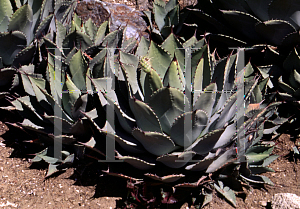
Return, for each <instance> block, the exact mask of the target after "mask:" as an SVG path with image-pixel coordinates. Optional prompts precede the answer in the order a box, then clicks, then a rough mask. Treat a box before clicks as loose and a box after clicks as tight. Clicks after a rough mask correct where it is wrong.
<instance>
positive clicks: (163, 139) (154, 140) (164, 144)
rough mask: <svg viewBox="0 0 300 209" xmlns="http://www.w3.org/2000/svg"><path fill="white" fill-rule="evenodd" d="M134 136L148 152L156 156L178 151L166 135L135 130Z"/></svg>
mask: <svg viewBox="0 0 300 209" xmlns="http://www.w3.org/2000/svg"><path fill="white" fill-rule="evenodd" d="M132 135H133V136H134V137H135V138H136V139H137V140H138V141H139V142H140V143H141V144H142V145H143V146H144V148H145V149H146V150H147V151H148V152H150V153H151V154H153V155H156V156H160V155H164V154H167V153H169V152H172V151H173V150H175V149H176V146H175V144H174V142H173V141H172V140H171V139H170V137H168V136H166V135H165V134H161V133H156V132H143V131H141V130H140V129H134V130H133V131H132Z"/></svg>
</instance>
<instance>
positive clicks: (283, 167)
mask: <svg viewBox="0 0 300 209" xmlns="http://www.w3.org/2000/svg"><path fill="white" fill-rule="evenodd" d="M7 129H8V128H7V126H6V125H5V124H3V123H1V122H0V136H1V135H2V134H3V133H5V132H6V131H7ZM8 133H9V132H8ZM5 136H6V135H3V137H5ZM276 143H277V145H276V147H275V149H274V153H275V154H278V155H280V157H279V158H278V159H277V160H276V161H274V162H273V163H272V164H271V165H270V167H271V168H273V169H274V170H275V172H274V173H266V174H265V175H266V176H267V177H269V178H270V179H271V180H272V182H273V183H274V184H275V186H266V187H265V188H264V189H261V188H258V189H257V188H251V189H250V191H246V190H245V191H246V193H247V196H245V197H238V198H237V208H270V207H269V206H270V203H269V202H270V200H271V198H272V196H273V195H274V194H276V193H280V192H284V193H294V194H296V195H299V196H300V182H299V180H300V176H299V175H300V173H299V171H300V163H299V162H297V161H296V160H295V158H294V157H293V155H292V154H291V152H290V151H291V148H292V147H293V146H294V145H295V144H296V145H300V139H297V140H292V139H291V138H290V137H289V135H287V134H283V135H281V136H280V137H279V138H278V139H277V140H276ZM7 146H9V147H7ZM11 147H14V149H13V148H11ZM22 149H24V147H21V146H18V144H17V142H13V141H4V139H3V138H1V137H0V208H44V209H52V208H103V209H108V208H119V207H118V202H119V201H118V200H120V199H121V197H122V196H123V195H126V194H124V193H126V191H125V190H120V188H125V185H122V184H124V181H122V180H119V179H118V178H113V177H109V176H104V177H100V178H99V176H100V175H99V174H98V173H97V169H95V168H91V167H89V166H88V165H86V167H87V169H86V170H85V171H83V170H80V168H78V170H76V169H74V168H70V169H68V170H66V172H64V173H61V174H59V175H56V176H55V177H53V178H48V179H45V178H44V177H45V175H46V171H47V169H46V168H47V167H37V166H34V165H32V163H31V162H30V158H26V156H24V154H23V153H24V150H22ZM298 161H299V160H298ZM187 206H188V205H187V204H184V205H182V206H181V208H182V209H183V208H188V207H187ZM204 208H205V209H213V208H214V209H215V208H222V209H227V208H228V209H229V208H230V209H231V208H233V207H232V206H231V205H230V204H228V203H227V202H226V201H225V200H224V199H222V198H220V197H218V195H217V194H214V198H213V201H212V202H211V203H210V204H209V205H207V206H205V207H204Z"/></svg>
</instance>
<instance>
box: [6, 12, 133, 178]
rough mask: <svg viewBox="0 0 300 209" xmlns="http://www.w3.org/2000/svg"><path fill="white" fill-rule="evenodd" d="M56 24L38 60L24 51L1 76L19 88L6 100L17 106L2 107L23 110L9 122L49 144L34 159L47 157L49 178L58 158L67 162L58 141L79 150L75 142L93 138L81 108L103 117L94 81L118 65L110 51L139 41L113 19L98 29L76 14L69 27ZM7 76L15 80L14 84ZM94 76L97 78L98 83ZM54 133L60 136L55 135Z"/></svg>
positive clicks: (36, 55)
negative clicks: (57, 154) (56, 149)
mask: <svg viewBox="0 0 300 209" xmlns="http://www.w3.org/2000/svg"><path fill="white" fill-rule="evenodd" d="M66 14H68V13H66ZM54 23H55V24H54V26H53V27H54V28H55V31H53V30H50V29H49V30H48V29H47V30H45V31H44V32H47V31H48V32H49V33H47V34H46V35H45V36H43V37H41V39H39V42H37V44H36V46H37V47H36V48H35V51H34V52H32V53H33V54H34V59H33V60H28V59H27V58H28V56H31V55H32V54H31V52H30V50H29V51H27V50H22V51H20V52H19V53H18V54H17V55H16V56H15V57H14V58H13V63H18V67H16V66H15V65H14V64H13V65H12V67H10V68H4V69H2V70H1V71H0V73H2V75H4V76H6V79H1V82H2V83H3V84H5V85H6V86H8V87H9V88H12V87H15V86H19V89H17V90H18V91H17V92H16V93H14V92H11V93H10V94H4V96H3V97H2V98H5V99H7V100H8V101H10V102H11V104H12V106H8V107H1V109H4V110H9V111H11V112H16V113H18V115H20V116H21V118H20V121H19V122H17V123H8V124H10V125H12V126H14V127H17V128H19V129H21V130H23V131H25V132H26V133H29V134H30V135H31V136H32V137H33V139H38V140H33V141H32V140H26V141H30V142H35V143H39V144H40V145H43V146H48V148H49V149H48V148H47V150H48V151H45V150H44V151H43V152H41V153H37V157H36V158H35V160H34V161H39V160H41V159H44V158H45V159H47V162H48V163H49V172H48V175H47V176H49V175H51V174H53V173H54V172H56V171H57V170H56V169H54V168H56V167H54V165H53V163H54V162H56V163H57V162H60V163H61V162H63V160H62V159H56V160H55V159H54V156H53V149H52V148H53V142H54V141H57V142H58V143H59V142H61V143H62V146H63V149H65V148H66V147H68V149H69V150H70V151H72V152H75V151H76V152H77V151H78V149H80V148H78V147H80V146H81V147H82V145H79V144H77V145H75V144H76V142H78V141H81V142H84V141H85V140H86V138H88V139H89V138H90V136H91V134H92V133H91V132H90V128H88V124H87V120H86V119H84V115H83V114H82V112H84V113H87V114H88V115H89V117H91V118H92V119H95V118H97V117H98V115H97V113H96V107H95V106H96V104H95V101H94V93H95V87H94V85H95V86H99V85H100V84H98V83H101V80H99V79H97V78H99V77H103V76H104V75H103V72H105V70H106V69H107V68H109V66H110V65H113V63H114V59H108V57H109V56H108V55H109V53H114V51H115V50H116V49H117V48H124V51H125V52H128V51H131V50H132V49H133V48H134V47H135V46H136V40H134V39H126V38H125V35H124V34H125V30H126V29H122V30H117V31H114V32H111V33H110V32H109V25H108V22H104V23H103V24H102V25H101V26H100V27H99V28H97V27H96V26H95V24H94V23H93V22H92V21H91V19H89V20H88V21H87V22H85V23H82V22H81V19H80V18H78V17H77V16H76V15H74V16H73V18H72V20H71V27H69V28H65V27H64V26H63V23H62V22H59V21H58V20H55V22H54ZM53 37H54V38H53ZM31 46H35V45H34V44H31V45H30V47H31ZM109 47H111V48H113V50H112V51H113V52H111V51H110V50H108V49H107V48H109ZM115 56H116V57H118V55H115ZM112 57H113V58H114V55H112ZM102 68H103V69H102ZM9 70H10V71H12V72H10V71H9ZM103 70H104V71H103ZM7 76H11V77H12V78H13V82H12V84H11V83H9V81H8V79H7ZM90 78H95V79H94V80H93V83H91V80H90ZM20 90H21V91H20ZM97 98H98V97H97ZM98 109H99V108H98ZM54 132H56V133H58V134H59V135H58V136H54ZM57 137H58V138H57ZM79 139H80V140H79ZM74 145H75V146H74ZM70 147H71V148H70ZM72 147H73V148H74V149H75V151H74V149H73V148H72ZM50 150H51V151H50ZM51 152H52V154H51ZM47 155H48V156H47ZM41 156H42V157H41ZM49 156H50V158H47V157H49ZM58 160H59V161H58ZM50 166H51V169H50Z"/></svg>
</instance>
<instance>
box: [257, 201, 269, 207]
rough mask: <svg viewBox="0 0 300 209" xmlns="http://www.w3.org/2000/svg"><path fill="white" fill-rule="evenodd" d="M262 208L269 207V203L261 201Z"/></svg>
mask: <svg viewBox="0 0 300 209" xmlns="http://www.w3.org/2000/svg"><path fill="white" fill-rule="evenodd" d="M259 203H260V205H261V206H263V207H266V206H267V205H268V203H267V201H260V202H259Z"/></svg>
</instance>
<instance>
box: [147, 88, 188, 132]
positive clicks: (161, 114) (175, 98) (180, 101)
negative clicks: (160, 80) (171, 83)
mask: <svg viewBox="0 0 300 209" xmlns="http://www.w3.org/2000/svg"><path fill="white" fill-rule="evenodd" d="M184 97H185V95H184V94H183V93H182V92H181V91H179V90H177V89H174V88H171V87H163V88H161V89H159V90H158V91H157V92H155V93H154V94H153V95H152V97H151V98H150V101H149V106H150V107H151V108H152V109H153V110H154V112H155V113H156V115H157V117H158V118H159V121H160V122H161V127H162V129H163V131H164V132H165V133H167V134H170V131H171V127H172V124H173V122H174V121H175V119H176V118H177V117H178V116H179V115H181V114H182V113H183V112H184V105H185V104H184V101H187V100H185V99H184Z"/></svg>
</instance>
